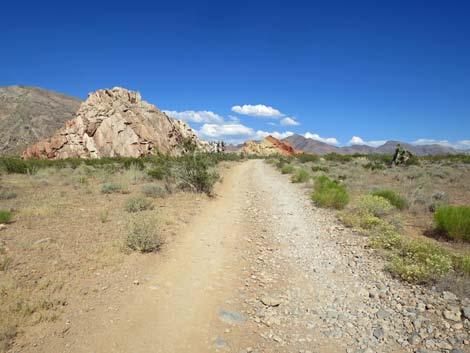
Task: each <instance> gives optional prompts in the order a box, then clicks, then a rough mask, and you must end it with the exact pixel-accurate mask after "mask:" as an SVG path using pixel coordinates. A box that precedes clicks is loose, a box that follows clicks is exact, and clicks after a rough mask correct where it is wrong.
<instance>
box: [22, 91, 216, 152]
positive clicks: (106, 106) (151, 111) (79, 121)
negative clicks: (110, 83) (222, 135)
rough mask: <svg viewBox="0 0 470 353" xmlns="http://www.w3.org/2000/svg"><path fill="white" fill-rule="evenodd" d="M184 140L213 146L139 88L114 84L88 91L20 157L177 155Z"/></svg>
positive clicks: (203, 147)
mask: <svg viewBox="0 0 470 353" xmlns="http://www.w3.org/2000/svg"><path fill="white" fill-rule="evenodd" d="M186 140H190V141H192V142H193V143H194V144H196V146H197V148H198V149H199V150H201V151H207V152H208V151H210V150H211V149H212V145H211V144H210V143H209V142H207V141H203V140H201V139H199V138H198V137H197V136H196V134H195V133H194V131H193V130H192V129H191V128H190V127H189V126H188V125H187V124H186V123H184V122H183V121H178V120H173V119H171V118H170V117H168V116H167V115H166V114H164V113H163V112H161V111H160V110H159V109H157V108H156V107H155V106H154V105H152V104H149V103H147V102H146V101H144V100H142V98H141V96H140V94H139V93H138V92H134V91H129V90H127V89H124V88H120V87H115V88H113V89H102V90H98V91H96V92H93V93H90V94H89V96H88V99H87V100H86V101H85V102H83V103H82V105H81V106H80V109H79V110H78V112H77V113H76V115H75V117H74V118H73V119H71V120H69V121H68V122H67V123H66V124H65V126H64V127H62V128H61V129H60V130H58V131H57V132H56V133H55V134H54V136H52V137H51V138H49V139H45V140H42V141H40V142H39V143H37V144H35V145H33V146H31V147H30V148H28V149H27V150H26V151H24V153H23V158H49V159H61V158H72V157H79V158H99V157H116V156H126V157H139V156H145V155H149V154H155V153H157V152H160V153H164V154H168V155H179V154H181V153H184V152H185V146H184V142H185V141H186Z"/></svg>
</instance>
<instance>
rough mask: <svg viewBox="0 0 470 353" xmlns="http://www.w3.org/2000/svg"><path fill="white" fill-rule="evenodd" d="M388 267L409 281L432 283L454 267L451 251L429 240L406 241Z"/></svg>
mask: <svg viewBox="0 0 470 353" xmlns="http://www.w3.org/2000/svg"><path fill="white" fill-rule="evenodd" d="M387 269H388V270H389V271H390V272H391V273H393V274H394V275H396V276H399V277H400V278H402V279H404V280H405V281H408V282H414V283H432V282H435V281H436V280H437V279H439V278H441V277H442V276H444V275H446V274H448V273H449V272H451V271H452V269H453V262H452V257H451V256H450V255H449V253H448V252H447V251H446V250H444V249H443V248H441V247H440V246H437V245H435V244H432V243H431V242H429V241H418V240H415V241H410V242H407V243H405V244H404V245H403V246H402V248H401V249H400V251H399V252H398V253H397V254H396V255H394V256H393V257H392V259H391V261H390V263H389V264H388V265H387Z"/></svg>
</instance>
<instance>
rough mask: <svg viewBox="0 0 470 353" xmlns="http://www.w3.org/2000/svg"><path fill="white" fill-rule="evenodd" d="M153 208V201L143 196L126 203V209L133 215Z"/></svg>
mask: <svg viewBox="0 0 470 353" xmlns="http://www.w3.org/2000/svg"><path fill="white" fill-rule="evenodd" d="M152 208H153V205H152V201H151V200H149V199H147V198H146V197H142V196H136V197H130V198H128V199H127V200H126V202H125V203H124V209H125V210H126V211H127V212H131V213H134V212H140V211H145V210H150V209H152Z"/></svg>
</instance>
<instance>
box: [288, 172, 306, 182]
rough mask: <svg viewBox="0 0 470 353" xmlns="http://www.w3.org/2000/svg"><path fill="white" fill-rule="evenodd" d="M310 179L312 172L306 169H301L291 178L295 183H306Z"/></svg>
mask: <svg viewBox="0 0 470 353" xmlns="http://www.w3.org/2000/svg"><path fill="white" fill-rule="evenodd" d="M309 179H310V174H309V172H308V171H306V170H305V169H299V170H298V171H297V173H295V174H294V175H293V176H292V178H291V180H292V182H293V183H306V182H307V181H308V180H309Z"/></svg>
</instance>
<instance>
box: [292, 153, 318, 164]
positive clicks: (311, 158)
mask: <svg viewBox="0 0 470 353" xmlns="http://www.w3.org/2000/svg"><path fill="white" fill-rule="evenodd" d="M296 158H297V159H298V160H299V162H300V163H308V162H318V161H319V160H320V157H318V156H317V155H316V154H310V153H301V154H298V155H297V156H296Z"/></svg>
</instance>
